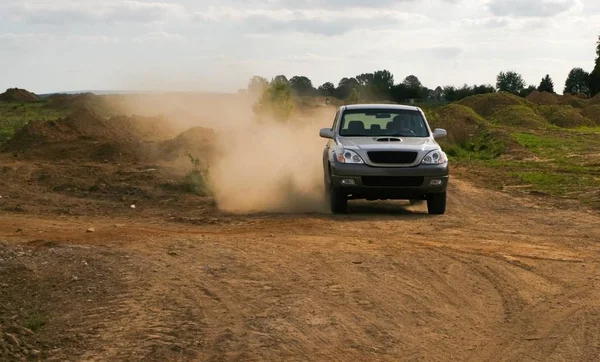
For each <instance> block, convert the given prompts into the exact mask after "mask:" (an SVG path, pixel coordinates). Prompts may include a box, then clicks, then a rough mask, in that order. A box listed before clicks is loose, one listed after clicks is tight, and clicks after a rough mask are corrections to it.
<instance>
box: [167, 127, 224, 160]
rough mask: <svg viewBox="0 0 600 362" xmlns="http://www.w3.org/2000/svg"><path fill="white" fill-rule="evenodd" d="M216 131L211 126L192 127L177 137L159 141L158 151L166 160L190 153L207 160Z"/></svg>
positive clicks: (214, 145) (211, 152) (214, 143)
mask: <svg viewBox="0 0 600 362" xmlns="http://www.w3.org/2000/svg"><path fill="white" fill-rule="evenodd" d="M216 137H217V136H216V133H215V131H214V130H213V129H211V128H205V127H194V128H191V129H189V130H187V131H185V132H183V133H181V134H179V135H178V136H177V137H175V138H173V139H170V140H166V141H163V142H161V143H160V145H159V148H158V149H159V153H160V155H161V157H162V158H163V159H164V160H166V161H173V160H176V159H178V158H179V157H181V156H185V155H188V154H189V155H191V156H192V157H194V158H201V159H203V160H206V161H208V160H209V158H210V157H211V156H212V155H213V153H214V150H215V147H216Z"/></svg>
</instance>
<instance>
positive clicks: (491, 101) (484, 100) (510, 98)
mask: <svg viewBox="0 0 600 362" xmlns="http://www.w3.org/2000/svg"><path fill="white" fill-rule="evenodd" d="M457 103H458V104H460V105H463V106H467V107H470V108H472V109H473V110H474V111H475V112H477V113H478V114H480V115H482V116H483V117H490V116H492V115H493V114H494V113H496V111H498V110H499V109H501V108H503V107H506V106H517V105H520V106H528V107H532V106H533V104H532V103H531V102H529V101H527V100H526V99H524V98H521V97H519V96H516V95H514V94H512V93H508V92H497V93H487V94H478V95H474V96H470V97H467V98H464V99H462V100H460V101H458V102H457Z"/></svg>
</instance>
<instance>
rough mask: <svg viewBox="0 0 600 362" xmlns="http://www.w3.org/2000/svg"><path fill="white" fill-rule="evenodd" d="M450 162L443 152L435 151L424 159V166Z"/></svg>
mask: <svg viewBox="0 0 600 362" xmlns="http://www.w3.org/2000/svg"><path fill="white" fill-rule="evenodd" d="M447 161H448V157H446V154H445V153H444V152H443V151H442V150H433V151H431V152H429V153H428V154H426V155H425V157H423V161H421V163H422V164H424V165H442V164H444V163H446V162H447Z"/></svg>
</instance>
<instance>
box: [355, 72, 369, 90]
mask: <svg viewBox="0 0 600 362" xmlns="http://www.w3.org/2000/svg"><path fill="white" fill-rule="evenodd" d="M356 80H357V81H358V84H360V85H361V86H363V87H368V86H370V85H372V84H373V73H362V74H360V75H357V76H356Z"/></svg>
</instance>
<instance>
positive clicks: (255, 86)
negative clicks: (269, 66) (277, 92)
mask: <svg viewBox="0 0 600 362" xmlns="http://www.w3.org/2000/svg"><path fill="white" fill-rule="evenodd" d="M268 86H269V82H268V81H267V79H265V78H263V77H260V76H258V75H255V76H254V77H252V78H250V81H248V94H250V95H251V96H253V97H255V98H258V97H260V96H261V95H262V94H263V92H264V90H265V89H267V87H268Z"/></svg>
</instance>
